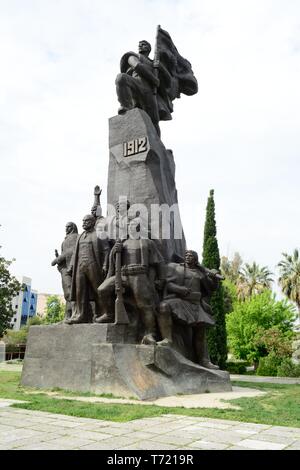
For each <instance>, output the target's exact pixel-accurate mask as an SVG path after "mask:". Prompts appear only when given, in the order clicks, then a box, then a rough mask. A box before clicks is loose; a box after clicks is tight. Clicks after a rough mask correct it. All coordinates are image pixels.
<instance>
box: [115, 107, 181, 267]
mask: <svg viewBox="0 0 300 470" xmlns="http://www.w3.org/2000/svg"><path fill="white" fill-rule="evenodd" d="M109 151H110V156H109V170H108V184H107V188H108V189H107V202H108V203H109V204H111V205H112V206H114V205H115V204H116V202H118V200H119V197H120V196H126V197H127V199H128V200H129V201H130V203H131V204H142V205H144V206H145V207H146V209H147V212H148V216H149V217H148V222H149V228H150V226H151V223H152V229H153V230H151V238H154V231H155V232H157V233H158V235H159V239H160V240H161V249H162V251H163V254H164V256H165V258H166V260H167V261H169V260H171V259H172V257H173V256H174V255H178V256H181V257H183V256H184V251H185V248H186V246H185V238H184V234H183V230H182V232H181V238H180V239H175V238H174V233H175V237H177V236H178V235H177V233H176V232H177V228H178V227H179V225H180V226H181V221H180V215H179V209H178V199H177V190H176V185H175V163H174V158H173V153H172V151H171V150H167V149H166V148H165V146H164V145H163V143H162V141H161V140H160V138H159V137H158V135H157V132H156V130H155V128H154V126H153V124H152V121H151V119H150V118H149V116H148V114H147V113H145V111H142V110H141V109H138V108H136V109H132V110H131V111H128V112H127V113H126V114H124V115H121V116H114V117H112V118H111V119H110V120H109ZM162 205H165V206H164V211H165V212H164V216H163V218H164V223H166V225H168V226H169V228H170V235H171V237H170V239H168V238H164V235H163V234H162V229H163V227H162V225H161V222H159V220H157V219H156V217H155V211H156V208H158V207H159V206H162ZM170 208H172V209H174V210H175V212H173V213H172V210H171V212H169V214H168V210H169V209H170ZM151 211H152V212H151ZM173 214H175V215H174V216H173ZM174 223H175V224H176V227H175V232H174ZM179 231H180V230H179Z"/></svg>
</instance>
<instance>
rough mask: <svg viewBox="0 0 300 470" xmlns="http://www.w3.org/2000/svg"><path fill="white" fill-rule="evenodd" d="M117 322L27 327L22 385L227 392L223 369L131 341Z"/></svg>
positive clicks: (150, 393) (153, 393)
mask: <svg viewBox="0 0 300 470" xmlns="http://www.w3.org/2000/svg"><path fill="white" fill-rule="evenodd" d="M133 336H134V332H133V331H131V330H130V327H128V326H120V325H118V326H116V325H100V324H99V325H97V324H84V325H63V324H61V325H49V326H32V327H31V328H30V330H29V335H28V341H27V348H26V354H25V361H24V367H23V372H22V380H21V383H22V385H24V386H30V387H37V388H54V387H55V388H56V387H58V388H62V389H68V390H73V391H80V392H92V393H96V394H102V393H112V394H113V395H116V396H120V397H125V398H128V397H136V398H138V399H140V400H147V399H154V398H158V397H164V396H169V395H176V394H179V393H180V394H183V393H184V394H192V393H204V392H218V391H228V390H231V384H230V380H229V374H228V372H224V371H219V370H209V369H205V368H204V367H201V366H199V365H197V364H195V363H193V362H191V361H189V360H188V359H186V358H185V357H183V356H182V355H181V354H179V353H178V352H176V351H174V350H173V349H171V348H169V347H164V346H146V345H137V344H132V343H131V342H130V341H131V340H130V338H132V337H133Z"/></svg>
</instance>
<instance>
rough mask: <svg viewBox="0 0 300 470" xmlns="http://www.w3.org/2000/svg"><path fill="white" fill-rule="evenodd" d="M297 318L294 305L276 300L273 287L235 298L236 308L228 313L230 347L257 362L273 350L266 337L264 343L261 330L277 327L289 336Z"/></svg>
mask: <svg viewBox="0 0 300 470" xmlns="http://www.w3.org/2000/svg"><path fill="white" fill-rule="evenodd" d="M294 320H295V309H294V307H293V306H292V305H291V304H290V303H289V302H288V301H287V300H285V299H284V300H280V301H277V300H276V297H275V294H273V293H272V292H271V291H270V290H266V291H264V292H262V293H261V294H256V295H253V296H252V297H249V298H247V299H246V300H244V301H238V302H235V304H234V309H233V311H232V312H231V313H229V314H228V315H227V316H226V326H227V334H228V341H229V348H230V351H231V352H232V353H233V354H234V356H235V357H236V358H237V359H243V360H250V361H253V362H254V364H257V362H258V360H259V358H260V357H263V356H266V355H267V354H268V350H269V351H271V350H272V348H271V346H270V344H269V343H268V346H267V344H266V340H265V342H264V343H263V344H262V341H261V338H262V330H264V331H265V332H266V331H267V330H270V329H272V328H274V327H276V331H278V332H280V334H282V335H283V336H285V337H288V336H289V335H290V334H291V331H292V328H293V322H294ZM273 331H274V330H273ZM259 339H260V341H259ZM275 339H278V338H275ZM270 341H271V340H270ZM273 349H274V347H273Z"/></svg>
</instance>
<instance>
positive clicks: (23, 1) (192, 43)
mask: <svg viewBox="0 0 300 470" xmlns="http://www.w3.org/2000/svg"><path fill="white" fill-rule="evenodd" d="M158 24H160V25H161V26H162V28H163V29H165V30H167V31H168V32H169V33H170V34H171V36H172V39H173V41H174V43H175V44H176V46H177V48H178V50H179V52H180V53H181V54H182V55H183V56H184V57H186V58H187V59H188V60H189V61H190V62H191V63H192V67H193V71H194V73H195V76H196V77H197V79H198V83H199V92H198V94H197V95H194V96H191V97H189V96H185V95H182V98H181V99H180V100H176V101H175V103H174V108H175V109H174V113H173V120H172V121H168V122H164V123H161V130H162V141H163V142H164V144H165V146H166V147H167V148H170V149H172V150H173V153H174V157H175V162H176V184H177V189H178V197H179V204H180V212H181V217H182V222H183V227H184V231H185V236H186V239H187V243H188V247H189V248H190V249H194V250H196V251H198V253H199V254H200V258H201V253H202V242H203V228H204V220H205V208H206V202H207V197H208V194H209V190H210V189H214V190H215V203H216V220H217V230H218V242H219V247H220V252H221V255H225V256H229V257H232V256H233V254H234V252H235V251H238V252H239V253H240V254H241V256H242V258H243V259H244V260H245V261H246V262H249V263H251V262H253V261H256V262H257V263H258V264H260V265H262V266H264V265H267V266H268V267H269V268H270V270H271V271H273V272H275V273H276V271H275V267H276V264H277V263H278V262H279V260H280V259H281V253H282V252H292V250H293V249H294V248H296V247H299V243H300V242H299V237H300V233H299V221H300V204H299V200H300V185H299V174H300V171H299V170H300V2H299V1H298V0H285V1H282V0H243V1H240V0H226V1H225V0H127V1H126V2H125V1H124V0H111V1H110V2H107V1H106V0H105V1H104V0H0V57H1V73H0V158H1V160H0V161H1V167H0V224H1V228H0V245H1V246H2V248H1V255H2V256H5V257H6V258H9V259H11V258H15V259H16V261H15V262H14V263H13V265H12V267H11V271H12V273H13V274H15V275H17V276H22V275H24V276H28V277H31V278H32V287H33V288H35V289H37V290H38V291H39V292H47V293H58V294H59V293H62V289H61V283H60V276H59V273H58V272H57V270H56V268H54V267H51V261H52V259H53V258H54V249H55V248H58V249H59V248H60V245H61V242H62V240H63V238H64V234H65V224H66V222H68V221H70V220H71V221H74V222H76V223H77V224H78V226H79V227H81V220H82V217H83V216H84V215H85V214H86V213H88V212H89V211H90V208H91V205H92V203H93V188H94V186H95V185H96V184H99V185H100V186H101V187H102V188H103V193H102V206H103V209H104V210H105V207H106V185H107V170H108V158H109V152H108V119H109V117H111V116H114V115H115V114H117V109H118V101H117V98H116V93H115V85H114V81H115V77H116V75H117V73H118V72H119V63H120V58H121V56H122V55H123V54H124V53H125V52H127V51H130V50H133V51H136V50H137V44H138V41H139V40H141V39H146V40H148V41H149V42H151V43H152V45H153V44H154V40H155V31H156V26H157V25H158Z"/></svg>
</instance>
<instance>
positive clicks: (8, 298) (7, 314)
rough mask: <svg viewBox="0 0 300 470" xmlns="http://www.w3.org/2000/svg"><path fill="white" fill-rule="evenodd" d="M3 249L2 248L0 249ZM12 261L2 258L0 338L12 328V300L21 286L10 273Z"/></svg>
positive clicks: (0, 261) (0, 274) (0, 265)
mask: <svg viewBox="0 0 300 470" xmlns="http://www.w3.org/2000/svg"><path fill="white" fill-rule="evenodd" d="M0 248H1V247H0ZM12 262H13V260H12V261H8V260H6V259H5V258H3V257H2V256H1V257H0V338H1V337H2V336H3V334H4V333H5V331H6V330H7V329H8V328H9V327H10V322H11V319H12V317H13V314H14V311H13V308H12V299H13V298H14V297H15V296H16V295H17V294H18V293H19V291H20V289H21V284H20V283H19V282H18V281H17V279H16V278H15V277H14V276H12V275H11V274H10V272H9V267H10V265H11V264H12Z"/></svg>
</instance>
